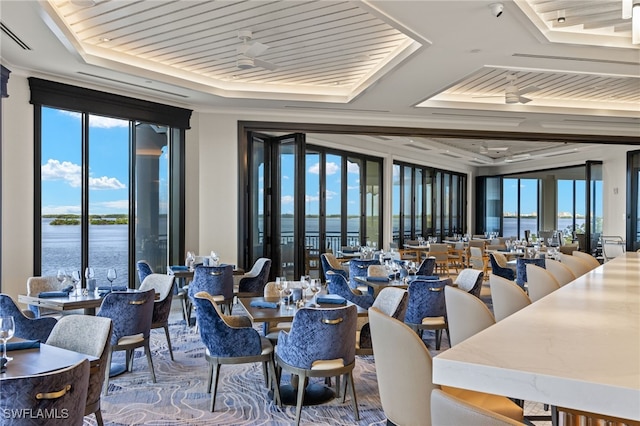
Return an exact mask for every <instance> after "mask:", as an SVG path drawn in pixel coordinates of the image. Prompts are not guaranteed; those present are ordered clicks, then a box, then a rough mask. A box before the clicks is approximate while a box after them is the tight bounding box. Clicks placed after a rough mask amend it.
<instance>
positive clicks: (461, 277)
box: [453, 268, 484, 297]
mask: <svg viewBox="0 0 640 426" xmlns="http://www.w3.org/2000/svg"><path fill="white" fill-rule="evenodd" d="M483 281H484V272H482V271H479V270H477V269H469V268H468V269H463V270H462V271H460V273H459V274H458V276H457V277H456V280H455V281H454V282H453V283H454V284H455V285H457V286H458V288H460V289H462V290H465V291H466V292H468V293H471V294H473V295H474V296H476V297H480V291H481V290H482V282H483Z"/></svg>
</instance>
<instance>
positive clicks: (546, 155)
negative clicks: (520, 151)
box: [537, 148, 578, 158]
mask: <svg viewBox="0 0 640 426" xmlns="http://www.w3.org/2000/svg"><path fill="white" fill-rule="evenodd" d="M576 152H578V148H571V149H565V150H563V151H552V152H546V153H543V154H538V155H537V156H538V157H544V158H549V157H559V156H561V155H567V154H575V153H576Z"/></svg>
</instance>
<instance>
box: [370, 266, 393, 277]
mask: <svg viewBox="0 0 640 426" xmlns="http://www.w3.org/2000/svg"><path fill="white" fill-rule="evenodd" d="M367 275H368V276H370V277H388V276H389V271H388V270H387V268H386V267H385V266H384V265H369V268H367Z"/></svg>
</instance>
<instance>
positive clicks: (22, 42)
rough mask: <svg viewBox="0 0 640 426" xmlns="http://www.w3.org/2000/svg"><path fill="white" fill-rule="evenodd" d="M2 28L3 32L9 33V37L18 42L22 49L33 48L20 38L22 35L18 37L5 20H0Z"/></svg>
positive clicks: (0, 27) (0, 28)
mask: <svg viewBox="0 0 640 426" xmlns="http://www.w3.org/2000/svg"><path fill="white" fill-rule="evenodd" d="M0 30H2V32H3V33H5V34H6V35H7V37H9V38H10V39H11V40H13V41H15V42H16V44H17V45H18V46H20V47H21V48H22V49H24V50H31V48H30V47H29V45H28V44H27V43H25V42H24V41H22V40H20V37H18V36H17V35H15V33H14V32H13V31H11V30H10V29H9V28H8V27H7V26H6V25H5V24H4V22H0Z"/></svg>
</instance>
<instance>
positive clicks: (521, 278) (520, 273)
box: [515, 257, 545, 287]
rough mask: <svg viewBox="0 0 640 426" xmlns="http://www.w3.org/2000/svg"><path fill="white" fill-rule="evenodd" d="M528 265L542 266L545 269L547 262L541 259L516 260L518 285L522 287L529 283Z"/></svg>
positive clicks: (520, 258)
mask: <svg viewBox="0 0 640 426" xmlns="http://www.w3.org/2000/svg"><path fill="white" fill-rule="evenodd" d="M527 265H536V266H540V267H541V268H544V267H545V261H544V259H539V258H533V259H528V258H527V259H525V258H522V257H519V258H518V260H516V279H515V281H516V284H518V285H519V286H520V287H524V285H525V284H526V283H527Z"/></svg>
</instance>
